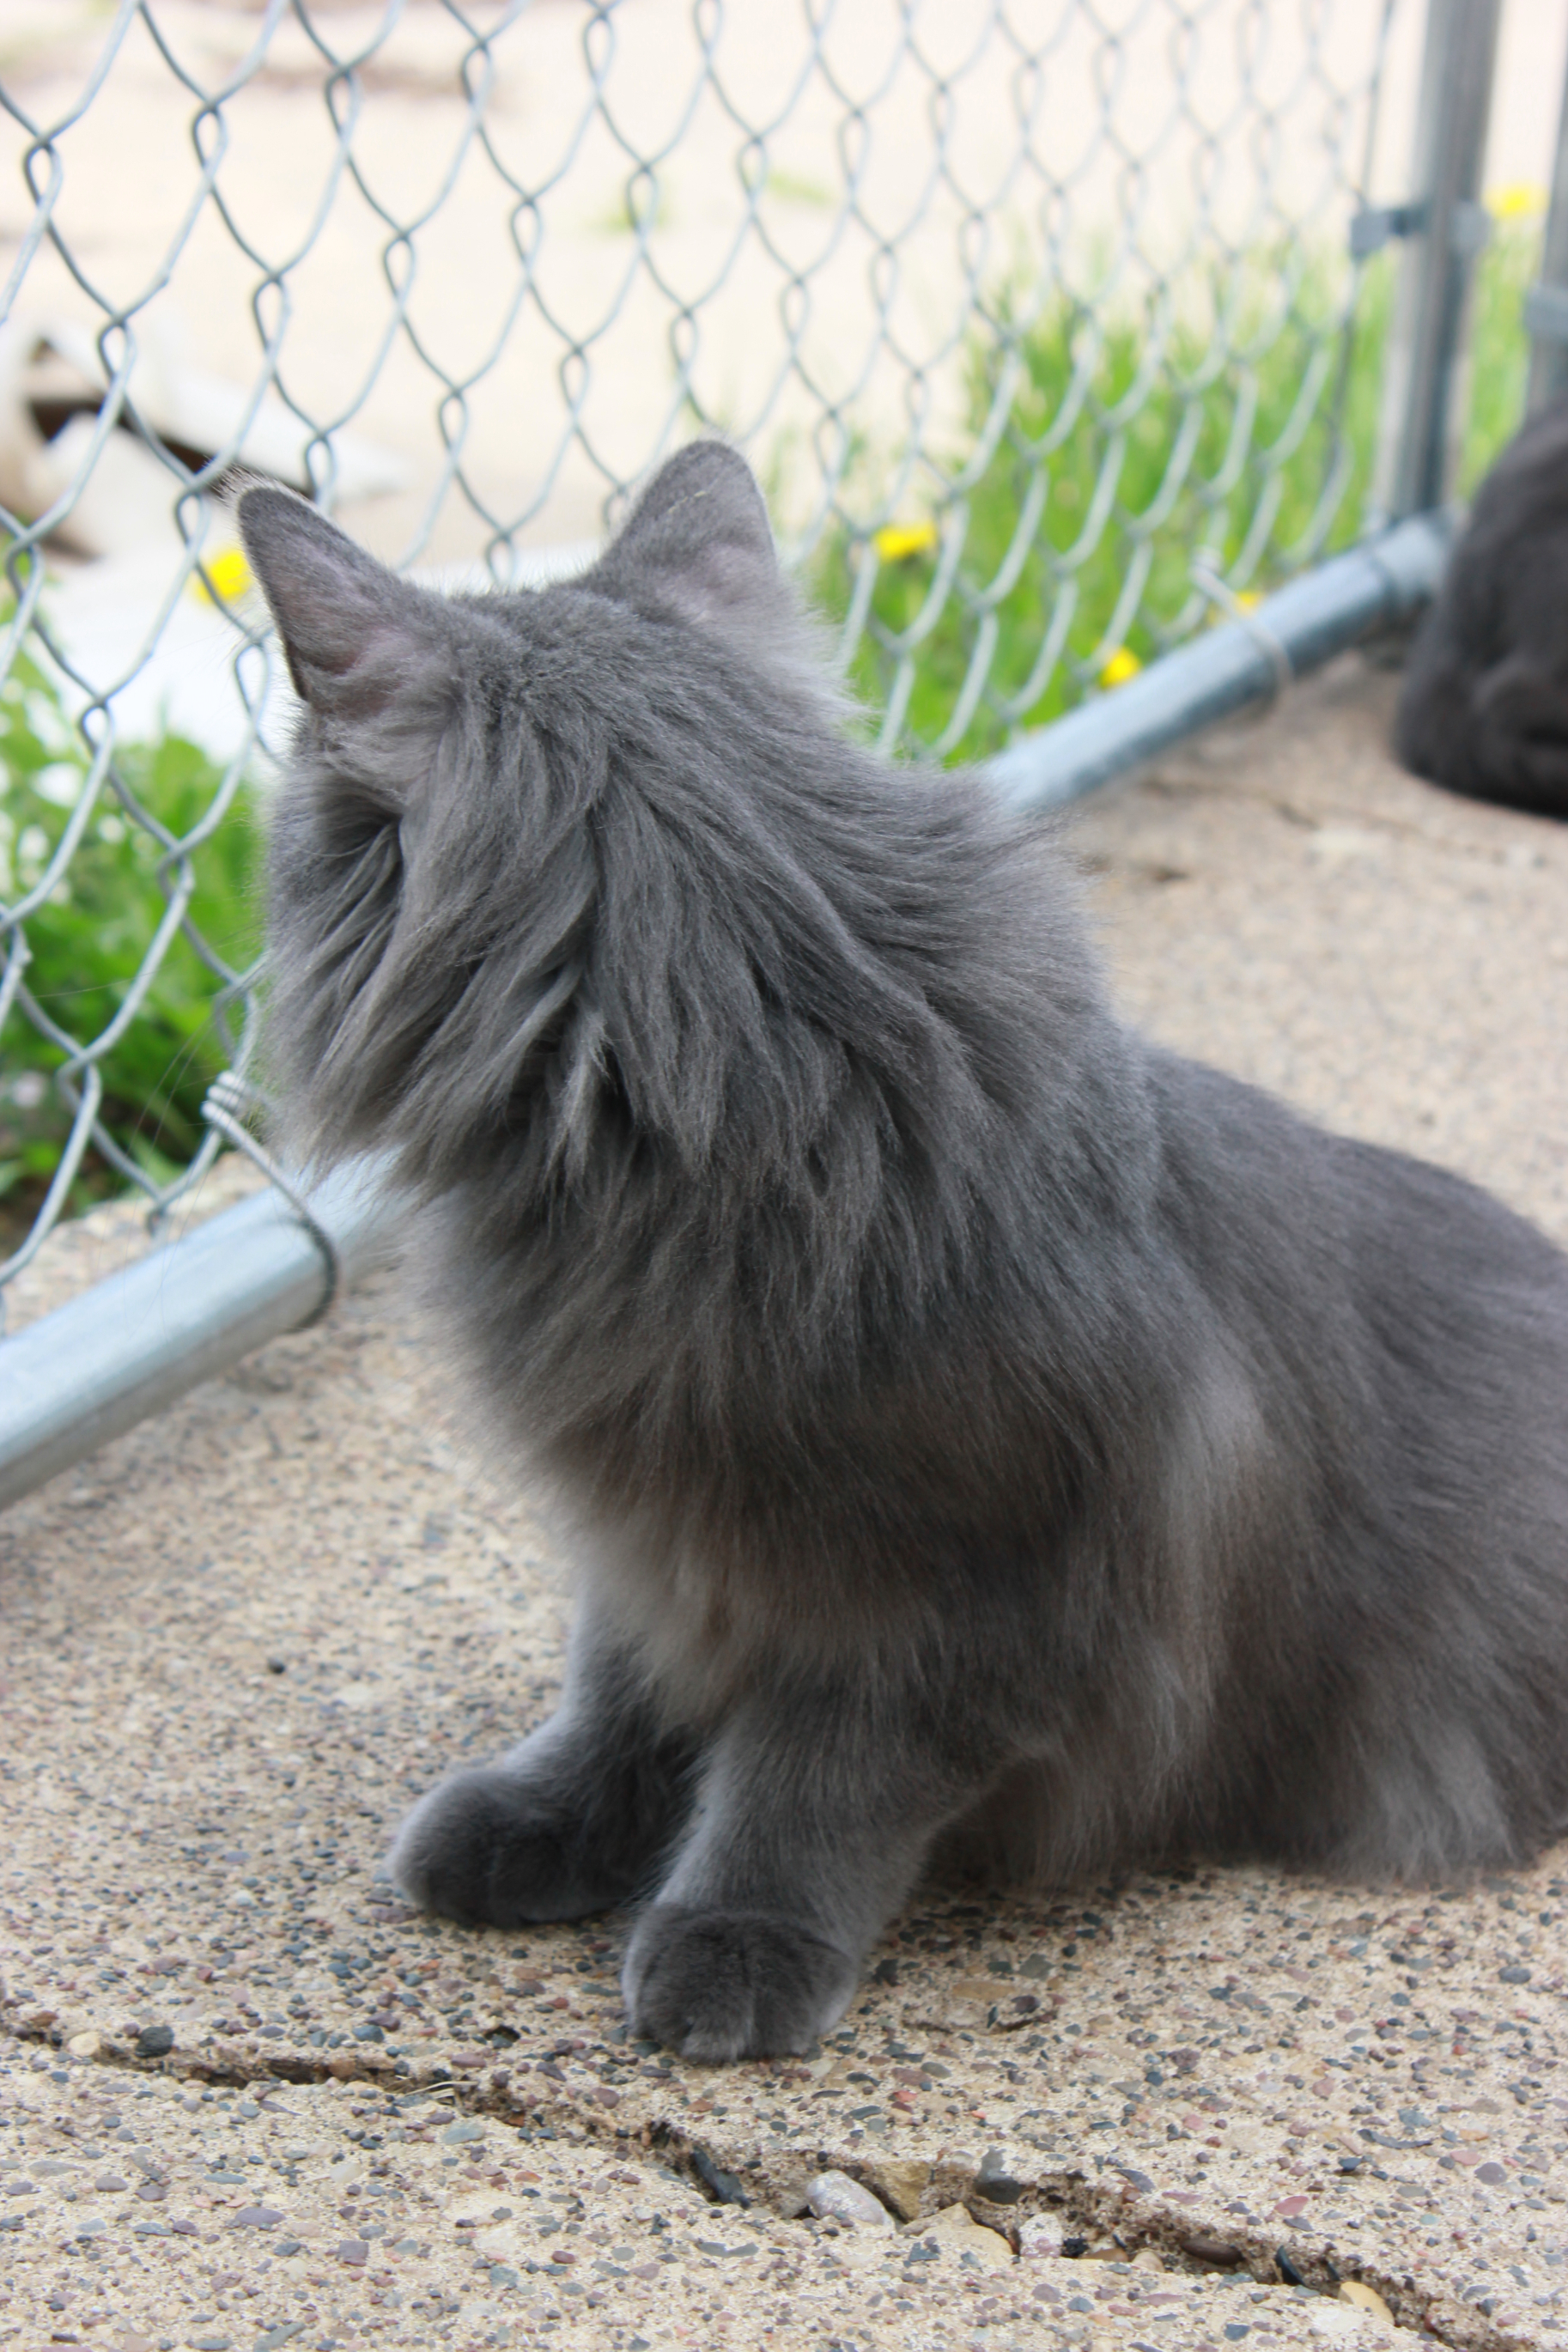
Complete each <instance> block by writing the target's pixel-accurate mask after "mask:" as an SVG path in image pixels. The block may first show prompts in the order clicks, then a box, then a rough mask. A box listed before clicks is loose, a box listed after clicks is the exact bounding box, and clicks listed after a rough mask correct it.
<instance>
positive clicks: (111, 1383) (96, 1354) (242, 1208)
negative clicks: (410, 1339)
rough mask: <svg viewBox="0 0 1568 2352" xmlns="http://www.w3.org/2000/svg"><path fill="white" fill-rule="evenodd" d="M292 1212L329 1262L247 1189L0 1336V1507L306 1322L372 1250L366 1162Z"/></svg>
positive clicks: (269, 1195)
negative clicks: (318, 1233)
mask: <svg viewBox="0 0 1568 2352" xmlns="http://www.w3.org/2000/svg"><path fill="white" fill-rule="evenodd" d="M305 1206H306V1208H307V1210H308V1211H309V1213H310V1216H311V1218H312V1219H313V1220H314V1221H315V1223H317V1224H318V1225H320V1226H321V1230H322V1233H323V1234H324V1235H325V1236H327V1238H328V1239H329V1240H330V1242H331V1255H329V1254H328V1252H327V1251H326V1250H325V1249H323V1247H322V1245H321V1242H320V1241H318V1240H317V1239H316V1238H315V1236H314V1235H313V1234H311V1232H310V1228H309V1227H308V1226H307V1225H306V1224H304V1223H302V1222H301V1220H300V1217H299V1216H298V1215H297V1214H296V1213H295V1212H294V1210H293V1209H292V1208H291V1207H290V1206H289V1202H287V1201H286V1200H285V1199H284V1198H283V1196H282V1194H281V1193H279V1192H258V1193H256V1194H254V1195H253V1196H252V1197H251V1198H250V1199H249V1200H248V1201H241V1202H239V1203H238V1205H237V1207H235V1208H232V1209H225V1210H222V1211H220V1212H219V1213H218V1214H217V1215H216V1217H212V1218H209V1220H208V1221H207V1223H205V1224H204V1225H198V1226H197V1227H196V1229H195V1232H194V1233H190V1234H184V1236H183V1237H182V1238H181V1239H180V1240H179V1241H176V1242H171V1243H170V1244H168V1246H167V1247H166V1248H163V1249H156V1250H153V1251H151V1252H150V1253H149V1255H147V1256H146V1257H144V1258H142V1259H141V1260H140V1261H139V1262H138V1264H136V1265H132V1266H129V1267H127V1268H126V1270H125V1271H124V1272H123V1273H121V1274H115V1275H110V1276H109V1277H108V1278H107V1279H106V1280H105V1281H103V1282H100V1283H95V1284H94V1285H93V1286H92V1288H91V1289H90V1290H87V1291H84V1292H83V1293H82V1295H81V1296H80V1297H79V1298H73V1299H72V1300H71V1301H70V1302H69V1304H68V1306H65V1307H57V1308H56V1309H55V1311H54V1313H53V1314H52V1315H45V1316H41V1317H40V1318H39V1319H38V1320H37V1323H33V1324H30V1325H29V1326H28V1327H27V1328H26V1330H25V1331H19V1332H17V1333H16V1336H15V1338H13V1339H5V1340H4V1341H0V1506H3V1505H5V1504H6V1503H13V1502H15V1501H16V1498H17V1496H20V1495H25V1494H26V1493H28V1491H29V1490H30V1489H31V1488H32V1487H34V1486H42V1484H43V1482H44V1480H45V1479H46V1478H52V1477H53V1476H54V1475H55V1473H56V1472H57V1471H58V1470H64V1469H67V1468H68V1467H69V1465H71V1464H72V1463H73V1462H79V1461H80V1460H81V1458H82V1456H83V1455H84V1454H90V1453H92V1452H93V1451H94V1450H95V1449H96V1448H97V1447H98V1446H100V1445H103V1444H107V1443H108V1441H109V1440H110V1438H111V1437H118V1436H120V1435H121V1433H122V1432H123V1431H125V1430H127V1429H131V1428H133V1427H134V1425H135V1424H136V1423H137V1422H139V1421H144V1420H146V1419H147V1417H148V1415H149V1414H151V1413H154V1412H162V1411H163V1407H164V1406H165V1405H169V1404H173V1403H174V1400H175V1399H176V1397H181V1396H184V1393H185V1391H186V1390H187V1389H192V1388H195V1386H196V1384H197V1382H198V1381H205V1380H211V1379H213V1378H214V1377H215V1376H216V1374H217V1373H219V1372H223V1371H226V1370H227V1369H228V1367H229V1366H230V1365H231V1364H236V1363H237V1362H238V1361H239V1360H240V1358H241V1357H242V1356H247V1355H248V1354H249V1353H250V1351H251V1349H253V1348H259V1347H260V1346H261V1345H262V1344H263V1342H264V1341H265V1340H268V1339H277V1338H278V1337H279V1334H280V1333H282V1332H284V1331H293V1330H297V1329H299V1328H300V1325H302V1324H305V1323H309V1322H310V1320H311V1319H312V1318H313V1317H314V1316H316V1315H318V1314H319V1313H320V1312H321V1309H322V1307H324V1306H325V1305H326V1303H327V1301H328V1299H329V1298H330V1297H331V1293H332V1288H333V1285H334V1280H336V1281H338V1282H342V1284H345V1285H346V1284H349V1283H352V1282H353V1281H354V1280H355V1279H356V1278H358V1277H359V1276H362V1275H363V1273H364V1271H365V1269H366V1267H367V1266H368V1265H371V1264H372V1263H373V1262H374V1259H375V1258H376V1257H377V1256H378V1255H382V1254H383V1253H384V1249H385V1247H386V1244H387V1240H388V1236H389V1233H390V1229H391V1226H392V1223H393V1221H394V1208H393V1203H392V1200H391V1197H390V1195H388V1194H387V1193H386V1192H385V1191H384V1190H383V1189H382V1188H381V1187H380V1186H379V1185H378V1184H377V1182H376V1181H375V1171H374V1167H373V1166H372V1165H371V1164H369V1163H361V1164H360V1165H358V1166H356V1167H354V1168H352V1169H349V1170H345V1171H342V1172H340V1173H339V1174H336V1175H333V1176H330V1177H328V1178H327V1179H326V1180H325V1181H323V1182H322V1183H321V1184H319V1185H317V1186H316V1187H315V1188H314V1189H313V1190H312V1191H311V1192H309V1193H308V1194H306V1195H305ZM333 1257H335V1258H336V1261H337V1263H336V1265H335V1266H334V1265H333V1262H332V1260H333Z"/></svg>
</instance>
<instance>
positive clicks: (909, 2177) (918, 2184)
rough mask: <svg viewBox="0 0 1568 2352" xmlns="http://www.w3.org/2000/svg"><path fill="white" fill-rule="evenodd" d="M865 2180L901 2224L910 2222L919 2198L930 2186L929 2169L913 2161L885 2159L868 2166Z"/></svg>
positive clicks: (928, 2166) (893, 2158) (894, 2158)
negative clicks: (889, 2207)
mask: <svg viewBox="0 0 1568 2352" xmlns="http://www.w3.org/2000/svg"><path fill="white" fill-rule="evenodd" d="M866 2178H867V2179H868V2181H869V2182H870V2184H871V2187H872V2188H873V2189H875V2190H876V2192H877V2194H878V2196H879V2198H880V2199H881V2200H882V2202H883V2203H884V2204H885V2205H889V2206H891V2208H892V2210H893V2211H894V2212H895V2213H896V2214H897V2215H898V2217H899V2219H900V2221H913V2220H914V2218H915V2216H916V2214H917V2213H918V2212H919V2211H920V2210H921V2195H922V2193H923V2191H924V2190H925V2189H926V2187H927V2185H928V2183H929V2182H930V2179H931V2167H930V2165H929V2164H918V2163H916V2162H915V2160H914V2158H912V2157H911V2158H897V2157H890V2156H889V2157H884V2158H881V2159H880V2161H879V2162H878V2163H876V2164H868V2166H867V2168H866Z"/></svg>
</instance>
